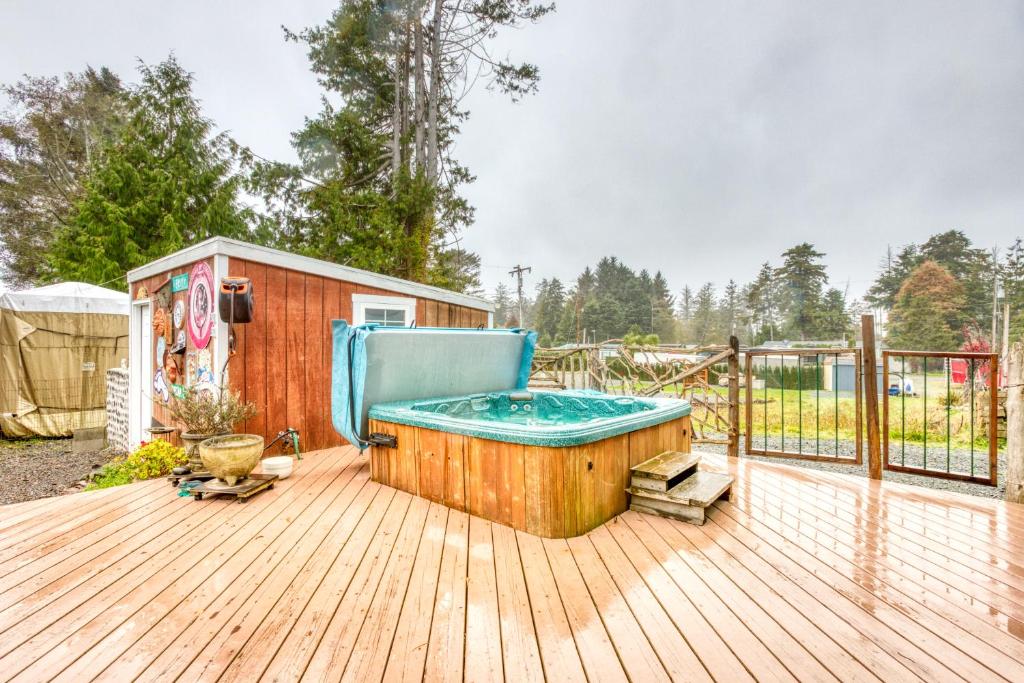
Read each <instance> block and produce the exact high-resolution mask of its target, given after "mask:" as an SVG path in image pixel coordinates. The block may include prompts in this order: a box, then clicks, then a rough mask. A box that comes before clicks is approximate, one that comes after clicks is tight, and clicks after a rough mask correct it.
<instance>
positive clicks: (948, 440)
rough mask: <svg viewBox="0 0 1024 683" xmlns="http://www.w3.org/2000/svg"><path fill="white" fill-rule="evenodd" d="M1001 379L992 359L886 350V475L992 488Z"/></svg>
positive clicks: (988, 356) (976, 355) (996, 361)
mask: <svg viewBox="0 0 1024 683" xmlns="http://www.w3.org/2000/svg"><path fill="white" fill-rule="evenodd" d="M998 378H999V356H998V355H997V354H994V353H970V352H952V353H942V352H932V351H883V352H882V389H883V392H882V426H881V432H882V458H883V463H884V466H885V469H887V470H890V471H893V472H907V473H911V474H921V475H925V476H929V477H940V478H943V479H955V480H959V481H971V482H974V483H977V484H988V485H990V486H995V485H996V483H997V479H998V475H997V464H998V459H997V458H998V449H999V425H998V423H999V413H998V411H999V403H998V401H999V396H998V394H999V392H998V389H996V390H993V387H998V384H999V381H998ZM929 400H930V401H931V404H930V405H929ZM929 448H930V449H931V450H930V451H929Z"/></svg>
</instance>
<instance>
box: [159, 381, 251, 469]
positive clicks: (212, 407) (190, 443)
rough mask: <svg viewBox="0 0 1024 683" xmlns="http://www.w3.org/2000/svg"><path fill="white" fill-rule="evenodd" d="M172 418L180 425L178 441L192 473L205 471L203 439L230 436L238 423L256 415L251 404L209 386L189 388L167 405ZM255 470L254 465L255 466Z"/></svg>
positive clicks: (235, 394)
mask: <svg viewBox="0 0 1024 683" xmlns="http://www.w3.org/2000/svg"><path fill="white" fill-rule="evenodd" d="M170 411H171V417H173V418H174V419H175V420H176V421H178V422H179V423H181V425H182V429H181V440H182V441H183V442H184V444H185V452H186V453H187V454H188V466H189V468H190V469H191V470H192V471H193V472H199V471H202V470H204V469H205V467H204V466H203V461H202V458H201V456H200V453H199V444H200V443H202V442H203V441H205V440H206V439H209V438H212V437H215V436H223V435H225V434H230V433H231V430H232V429H233V428H234V426H235V425H236V424H238V423H239V422H244V421H245V420H248V419H250V418H251V417H253V416H254V415H256V406H255V404H253V403H243V402H242V400H241V398H240V397H239V394H238V392H237V391H231V390H230V389H216V388H212V387H210V386H209V385H197V386H191V387H188V388H187V389H185V394H184V395H183V396H180V397H177V398H175V399H173V400H172V401H171V404H170ZM254 466H255V465H254Z"/></svg>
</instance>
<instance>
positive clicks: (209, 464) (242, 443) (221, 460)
mask: <svg viewBox="0 0 1024 683" xmlns="http://www.w3.org/2000/svg"><path fill="white" fill-rule="evenodd" d="M261 455H263V437H262V436H258V435H256V434H228V435H226V436H215V437H213V438H211V439H207V440H206V441H203V442H202V443H201V444H199V456H200V457H201V458H202V460H203V467H205V468H206V469H207V470H208V471H209V472H210V474H212V475H213V476H215V477H217V478H218V479H222V480H224V481H226V482H227V483H228V486H234V485H235V484H236V483H237V482H238V481H239V480H240V479H245V478H246V477H247V476H249V473H250V472H252V471H253V470H254V469H255V468H256V465H258V464H259V462H260V456H261Z"/></svg>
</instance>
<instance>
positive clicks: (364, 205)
mask: <svg viewBox="0 0 1024 683" xmlns="http://www.w3.org/2000/svg"><path fill="white" fill-rule="evenodd" d="M553 9H554V7H553V6H548V5H536V4H534V3H532V2H531V1H530V0H493V1H491V0H489V1H488V2H470V3H465V2H460V1H459V0H432V1H428V0H395V1H394V2H379V1H377V0H342V2H341V3H340V5H339V7H338V8H337V9H336V10H335V11H334V13H333V14H332V16H331V17H330V19H329V20H328V21H327V22H326V23H324V24H322V25H320V26H314V27H312V28H309V29H306V30H304V31H301V32H298V33H293V32H291V31H286V37H287V38H288V39H289V40H293V41H295V42H299V43H302V44H304V45H305V46H306V47H307V52H308V56H309V59H310V63H311V66H312V70H313V72H314V73H315V74H316V75H317V78H318V80H319V82H320V84H321V86H322V87H323V88H324V89H325V90H326V91H327V95H326V96H325V97H324V98H323V107H322V109H321V111H320V112H319V114H317V115H316V116H315V117H313V118H311V119H308V120H307V121H306V125H305V127H304V128H303V129H302V130H300V131H298V132H297V133H295V135H294V136H293V142H294V145H295V148H296V151H297V152H298V155H299V158H300V164H299V166H298V167H295V168H293V167H289V166H287V165H281V164H260V165H258V166H259V172H258V173H255V174H254V180H253V190H254V191H256V192H258V193H259V194H260V195H261V196H263V198H264V199H265V200H266V201H267V206H268V213H269V215H270V218H271V219H272V220H273V221H275V222H277V223H279V224H280V225H281V228H282V232H283V240H284V242H285V244H286V245H287V246H288V247H289V248H291V249H292V250H295V251H300V252H303V253H306V254H308V255H311V256H316V257H319V258H323V259H327V260H330V261H335V262H344V263H348V264H350V265H353V266H357V267H360V268H365V269H368V270H373V271H376V272H381V273H387V274H389V275H394V276H398V277H402V278H406V279H411V280H416V281H419V282H428V283H430V284H435V285H440V286H446V287H461V286H462V284H463V283H464V282H465V280H460V279H458V278H456V279H452V278H450V277H449V276H448V273H447V272H446V269H445V268H444V255H443V252H444V250H445V249H446V246H445V245H446V244H449V243H451V242H453V241H454V239H455V238H456V236H457V235H458V233H459V232H460V231H461V230H462V229H464V228H465V227H466V226H468V225H469V224H470V223H471V222H472V220H473V209H472V207H471V206H470V205H469V204H468V202H466V200H465V199H464V198H463V197H462V196H461V195H460V192H461V188H462V187H463V186H464V185H465V184H466V183H469V182H472V180H473V176H472V175H471V174H470V172H469V170H468V169H467V168H465V167H464V166H462V165H461V164H460V163H459V162H458V161H457V160H456V159H455V158H454V143H455V139H456V137H457V135H458V133H459V126H460V125H461V123H462V121H464V120H465V119H466V117H467V116H468V115H469V112H468V111H465V110H463V109H461V108H460V102H462V101H464V100H463V98H464V96H465V95H466V94H467V93H468V91H470V90H472V88H473V87H474V86H475V85H477V84H478V83H483V84H486V85H488V86H490V87H491V88H493V89H495V90H498V91H501V92H503V93H505V94H507V95H509V96H510V97H511V98H512V99H513V101H515V100H518V99H520V98H522V97H523V96H524V95H526V94H529V93H532V92H535V91H536V89H537V83H538V80H539V71H538V69H537V67H536V66H534V65H532V64H525V63H524V64H513V63H511V62H508V61H506V60H500V59H495V58H493V57H492V56H491V49H490V44H491V43H492V42H493V41H494V39H495V38H496V37H497V35H498V33H499V32H500V30H501V29H503V28H515V27H519V26H522V25H524V24H528V23H531V22H535V21H537V20H539V19H540V18H541V17H543V16H544V15H545V14H547V13H548V12H550V11H552V10H553ZM307 178H308V179H313V182H308V181H306V180H305V179H307Z"/></svg>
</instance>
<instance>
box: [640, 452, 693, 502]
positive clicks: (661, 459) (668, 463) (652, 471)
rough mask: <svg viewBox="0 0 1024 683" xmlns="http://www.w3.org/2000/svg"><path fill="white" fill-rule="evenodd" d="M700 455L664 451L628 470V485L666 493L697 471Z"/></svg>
mask: <svg viewBox="0 0 1024 683" xmlns="http://www.w3.org/2000/svg"><path fill="white" fill-rule="evenodd" d="M702 455H703V454H702V453H698V452H691V453H679V452H678V451H665V452H664V453H661V454H659V455H656V456H654V457H653V458H651V459H650V460H645V461H644V462H642V463H640V464H639V465H636V466H634V467H631V468H630V475H631V476H630V485H631V486H634V487H636V488H641V489H647V490H649V491H659V492H661V493H666V492H668V491H669V490H670V489H671V488H672V487H674V486H676V485H678V484H679V483H680V482H681V481H683V480H684V479H686V477H688V476H690V474H692V473H693V472H695V471H696V470H697V465H699V464H700V459H701V456H702Z"/></svg>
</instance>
